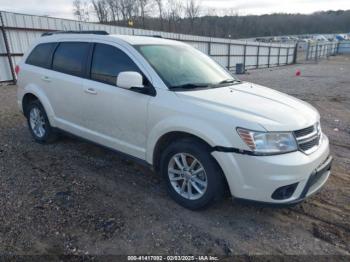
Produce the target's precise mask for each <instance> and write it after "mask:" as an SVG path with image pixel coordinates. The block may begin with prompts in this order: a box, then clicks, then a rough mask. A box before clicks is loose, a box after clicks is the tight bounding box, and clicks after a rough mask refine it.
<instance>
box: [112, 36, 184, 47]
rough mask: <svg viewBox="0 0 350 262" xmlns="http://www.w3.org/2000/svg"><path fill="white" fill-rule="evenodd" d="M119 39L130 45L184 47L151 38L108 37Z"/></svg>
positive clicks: (172, 42) (169, 41)
mask: <svg viewBox="0 0 350 262" xmlns="http://www.w3.org/2000/svg"><path fill="white" fill-rule="evenodd" d="M110 36H111V37H116V38H119V39H121V40H123V41H125V42H128V43H129V44H131V45H141V44H142V45H152V44H153V45H185V44H184V43H182V42H179V41H175V40H170V39H164V38H160V37H151V36H133V35H110Z"/></svg>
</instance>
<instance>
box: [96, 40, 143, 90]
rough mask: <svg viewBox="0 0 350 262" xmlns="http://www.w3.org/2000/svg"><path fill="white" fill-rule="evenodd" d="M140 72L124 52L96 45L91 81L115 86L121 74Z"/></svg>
mask: <svg viewBox="0 0 350 262" xmlns="http://www.w3.org/2000/svg"><path fill="white" fill-rule="evenodd" d="M124 71H136V72H139V73H141V72H140V70H139V68H138V67H137V65H136V64H135V63H134V62H133V61H132V60H131V59H130V57H128V56H127V55H126V54H125V53H124V52H123V51H121V50H119V49H118V48H116V47H113V46H110V45H106V44H96V45H95V49H94V54H93V58H92V64H91V79H93V80H96V81H100V82H103V83H107V84H111V85H115V84H116V82H117V76H118V74H119V73H120V72H124Z"/></svg>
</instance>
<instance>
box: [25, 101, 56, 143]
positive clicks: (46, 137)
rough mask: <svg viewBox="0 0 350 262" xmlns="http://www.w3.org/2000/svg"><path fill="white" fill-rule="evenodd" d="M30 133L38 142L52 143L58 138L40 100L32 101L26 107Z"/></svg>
mask: <svg viewBox="0 0 350 262" xmlns="http://www.w3.org/2000/svg"><path fill="white" fill-rule="evenodd" d="M26 117H27V122H28V127H29V130H30V133H31V134H32V136H33V138H34V140H35V141H36V142H38V143H42V144H44V143H51V142H53V141H55V140H56V139H57V133H56V132H55V130H54V129H53V128H52V126H51V125H50V122H49V119H48V118H47V115H46V112H45V109H44V107H43V106H42V104H41V103H40V101H39V100H34V101H32V102H30V104H29V105H28V108H27V109H26Z"/></svg>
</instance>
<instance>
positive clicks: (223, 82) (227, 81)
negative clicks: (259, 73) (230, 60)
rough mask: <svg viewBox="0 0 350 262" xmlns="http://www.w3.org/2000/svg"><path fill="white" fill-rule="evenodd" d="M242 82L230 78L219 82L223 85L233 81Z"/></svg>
mask: <svg viewBox="0 0 350 262" xmlns="http://www.w3.org/2000/svg"><path fill="white" fill-rule="evenodd" d="M240 82H241V81H240V80H237V79H233V78H229V79H225V80H223V81H221V82H219V83H218V84H219V85H222V84H231V83H240Z"/></svg>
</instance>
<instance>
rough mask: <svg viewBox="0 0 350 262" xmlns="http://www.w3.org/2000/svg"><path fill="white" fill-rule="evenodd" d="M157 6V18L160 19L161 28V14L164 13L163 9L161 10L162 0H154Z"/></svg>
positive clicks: (161, 25) (161, 26)
mask: <svg viewBox="0 0 350 262" xmlns="http://www.w3.org/2000/svg"><path fill="white" fill-rule="evenodd" d="M154 1H155V3H156V5H157V8H158V12H159V20H160V28H161V30H163V28H164V26H163V15H164V10H163V7H164V5H163V0H154Z"/></svg>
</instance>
